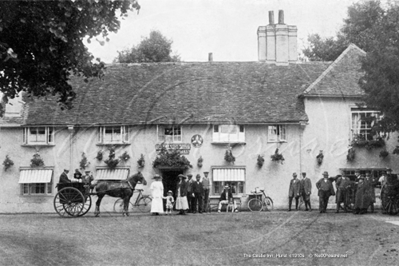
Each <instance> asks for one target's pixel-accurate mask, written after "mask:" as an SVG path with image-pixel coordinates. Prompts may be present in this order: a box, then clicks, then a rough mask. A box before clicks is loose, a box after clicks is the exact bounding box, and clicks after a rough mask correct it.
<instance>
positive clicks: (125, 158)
mask: <svg viewBox="0 0 399 266" xmlns="http://www.w3.org/2000/svg"><path fill="white" fill-rule="evenodd" d="M119 159H120V160H121V161H123V162H127V161H128V160H129V159H130V155H129V154H128V153H127V151H125V152H124V153H123V154H122V155H121V156H119Z"/></svg>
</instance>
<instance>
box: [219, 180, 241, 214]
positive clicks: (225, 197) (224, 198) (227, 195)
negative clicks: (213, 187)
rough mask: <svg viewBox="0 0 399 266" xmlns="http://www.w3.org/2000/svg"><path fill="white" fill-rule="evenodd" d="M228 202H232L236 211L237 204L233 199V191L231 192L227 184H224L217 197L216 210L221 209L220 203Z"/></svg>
mask: <svg viewBox="0 0 399 266" xmlns="http://www.w3.org/2000/svg"><path fill="white" fill-rule="evenodd" d="M229 202H233V205H234V210H235V211H237V206H236V203H235V202H234V199H233V193H231V190H230V188H229V186H225V187H224V190H223V192H222V194H221V195H220V198H219V206H218V212H220V211H221V209H222V204H229Z"/></svg>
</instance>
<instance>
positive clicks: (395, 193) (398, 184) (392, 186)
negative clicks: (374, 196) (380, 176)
mask: <svg viewBox="0 0 399 266" xmlns="http://www.w3.org/2000/svg"><path fill="white" fill-rule="evenodd" d="M381 209H382V213H383V214H390V215H395V214H397V213H398V212H399V180H398V177H397V175H396V174H391V175H388V180H387V183H386V184H385V185H384V186H383V187H382V188H381Z"/></svg>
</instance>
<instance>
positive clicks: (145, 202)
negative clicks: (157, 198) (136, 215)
mask: <svg viewBox="0 0 399 266" xmlns="http://www.w3.org/2000/svg"><path fill="white" fill-rule="evenodd" d="M151 202H152V199H151V198H150V197H142V198H141V199H140V200H139V202H138V203H137V207H139V210H140V211H141V212H150V211H151Z"/></svg>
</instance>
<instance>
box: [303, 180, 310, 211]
mask: <svg viewBox="0 0 399 266" xmlns="http://www.w3.org/2000/svg"><path fill="white" fill-rule="evenodd" d="M310 194H312V181H310V178H308V177H306V173H305V172H303V173H302V180H301V195H302V198H303V201H304V202H305V211H312V207H311V205H310Z"/></svg>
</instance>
